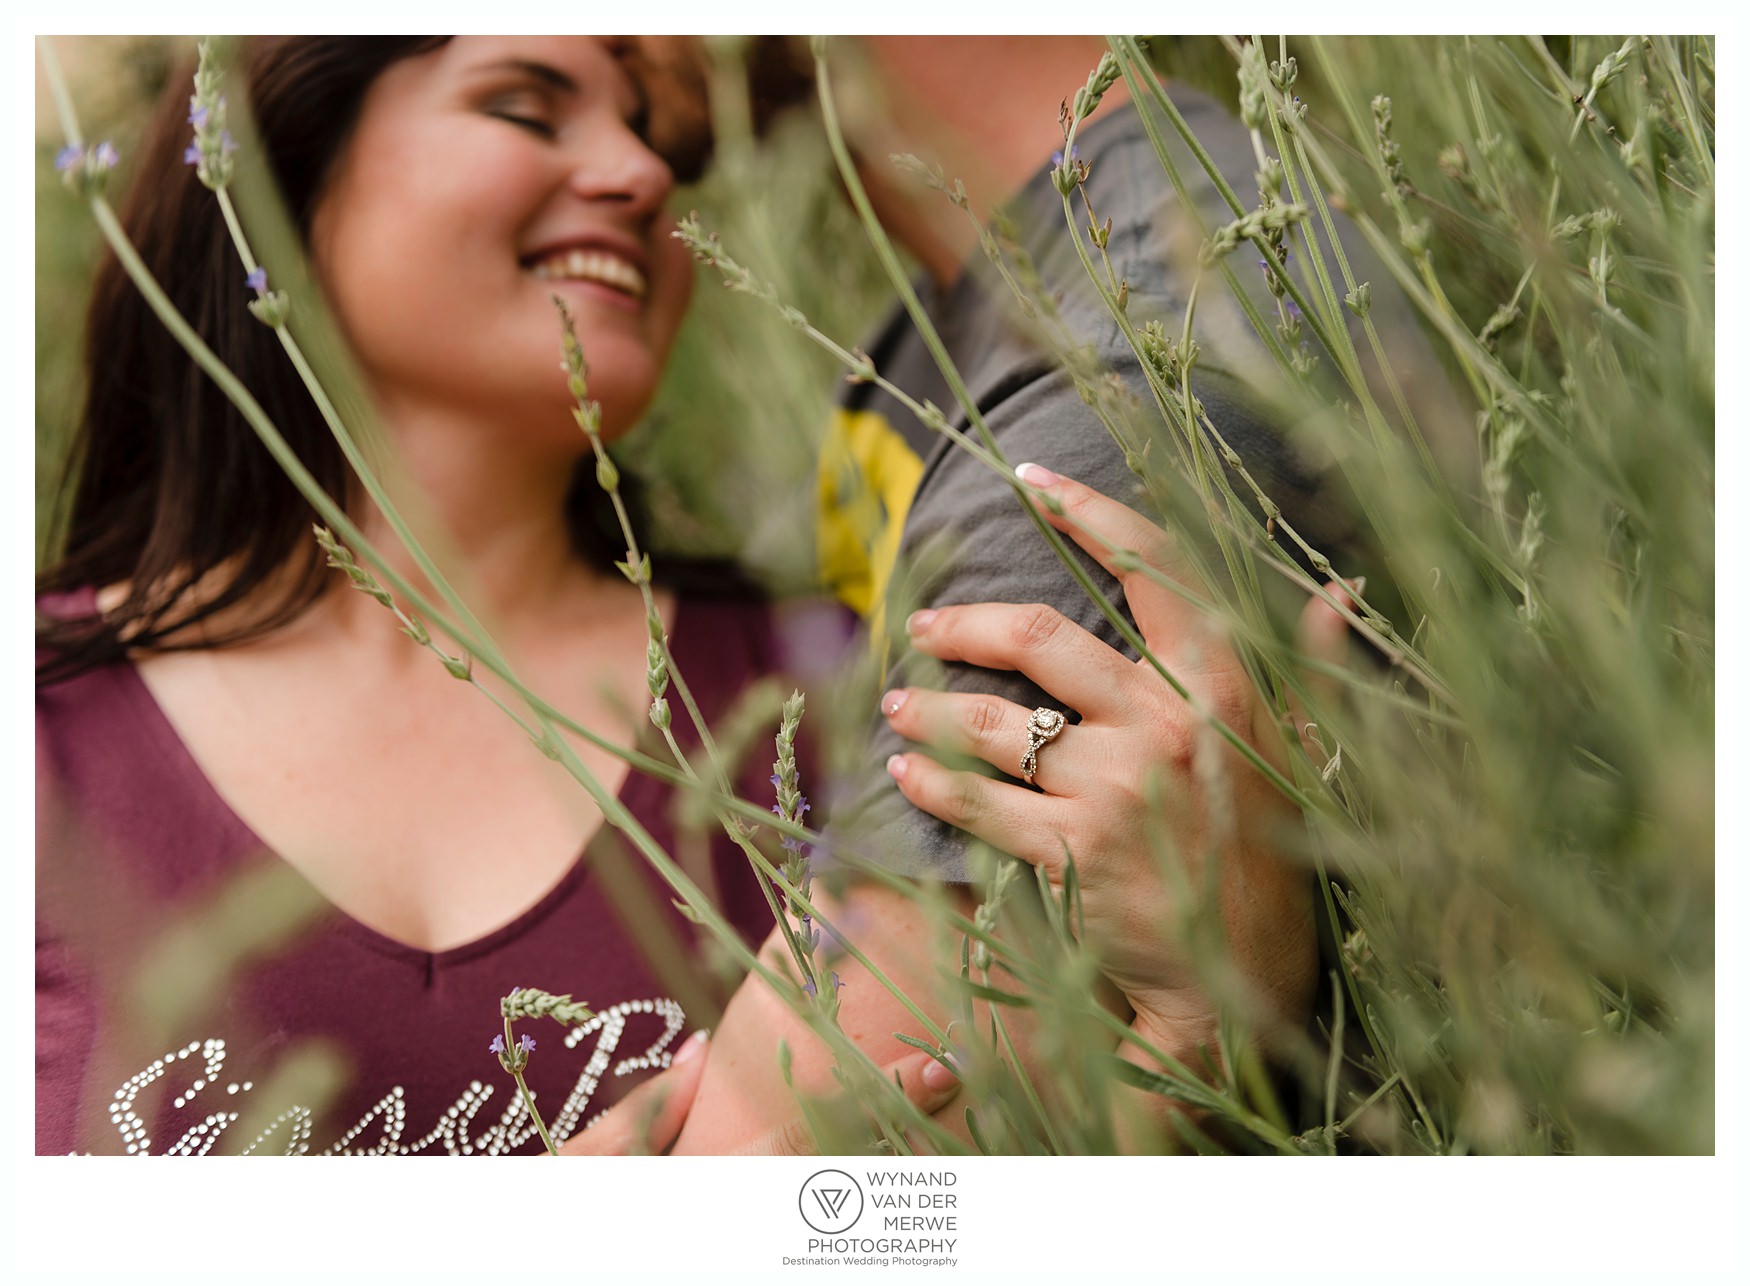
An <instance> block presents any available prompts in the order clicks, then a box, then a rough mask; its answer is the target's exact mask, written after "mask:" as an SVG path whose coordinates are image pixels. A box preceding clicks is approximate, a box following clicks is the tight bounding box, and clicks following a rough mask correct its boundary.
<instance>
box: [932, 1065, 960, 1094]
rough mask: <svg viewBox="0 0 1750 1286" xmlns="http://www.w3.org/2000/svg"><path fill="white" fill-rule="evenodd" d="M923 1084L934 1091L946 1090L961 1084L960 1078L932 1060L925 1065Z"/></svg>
mask: <svg viewBox="0 0 1750 1286" xmlns="http://www.w3.org/2000/svg"><path fill="white" fill-rule="evenodd" d="M923 1082H924V1084H925V1085H927V1086H929V1087H930V1088H931V1089H933V1090H946V1089H953V1088H954V1087H955V1086H956V1085H958V1084H960V1078H959V1077H958V1076H956V1075H954V1073H953V1072H951V1071H950V1070H948V1068H946V1067H944V1066H943V1065H942V1064H941V1063H939V1062H937V1061H936V1060H935V1059H933V1058H932V1059H931V1060H930V1061H929V1062H927V1063H925V1064H924V1074H923Z"/></svg>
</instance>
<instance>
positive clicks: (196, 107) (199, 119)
mask: <svg viewBox="0 0 1750 1286" xmlns="http://www.w3.org/2000/svg"><path fill="white" fill-rule="evenodd" d="M188 123H189V124H190V125H192V126H194V127H195V128H196V129H205V128H206V124H207V109H206V108H205V107H203V106H202V105H201V104H200V103H198V102H191V103H190V104H189V106H188Z"/></svg>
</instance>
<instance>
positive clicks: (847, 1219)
mask: <svg viewBox="0 0 1750 1286" xmlns="http://www.w3.org/2000/svg"><path fill="white" fill-rule="evenodd" d="M798 1204H799V1205H800V1207H801V1210H802V1219H803V1222H804V1223H806V1224H807V1225H808V1226H809V1227H810V1228H812V1229H814V1231H816V1232H819V1233H826V1234H828V1235H831V1234H833V1233H840V1232H844V1231H845V1230H846V1229H847V1228H850V1227H851V1226H852V1225H854V1224H855V1223H856V1222H857V1220H858V1219H859V1218H860V1217H861V1216H862V1214H863V1190H862V1189H861V1188H860V1187H858V1186H857V1181H856V1180H855V1179H853V1178H851V1176H850V1175H848V1174H846V1173H845V1172H844V1171H843V1170H821V1171H819V1172H818V1173H816V1174H814V1175H811V1176H810V1177H809V1180H808V1182H807V1183H805V1184H803V1185H802V1193H801V1195H800V1197H799V1198H798Z"/></svg>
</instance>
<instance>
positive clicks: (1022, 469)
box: [1015, 464, 1063, 487]
mask: <svg viewBox="0 0 1750 1286" xmlns="http://www.w3.org/2000/svg"><path fill="white" fill-rule="evenodd" d="M1015 476H1016V477H1017V478H1019V479H1020V480H1021V481H1022V482H1025V483H1027V484H1028V485H1029V486H1034V487H1055V486H1056V485H1057V484H1058V483H1059V482H1062V481H1063V479H1062V478H1059V477H1058V476H1057V475H1056V474H1055V473H1053V472H1052V471H1051V470H1050V469H1047V468H1046V467H1045V466H1044V465H1042V464H1018V465H1016V466H1015Z"/></svg>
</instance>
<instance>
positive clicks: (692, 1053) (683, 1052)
mask: <svg viewBox="0 0 1750 1286" xmlns="http://www.w3.org/2000/svg"><path fill="white" fill-rule="evenodd" d="M710 1039H711V1032H710V1029H709V1028H701V1029H700V1030H698V1031H696V1032H694V1033H693V1034H692V1035H691V1036H688V1037H687V1043H686V1044H684V1045H682V1046H681V1048H680V1052H679V1053H678V1054H676V1055H675V1056H674V1061H673V1062H672V1063H670V1064H669V1066H670V1067H679V1066H680V1065H681V1064H682V1063H685V1062H687V1061H689V1060H691V1059H694V1058H697V1057H698V1056H699V1051H700V1050H702V1049H704V1048H705V1046H706V1044H707V1043H708V1042H709V1041H710Z"/></svg>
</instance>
